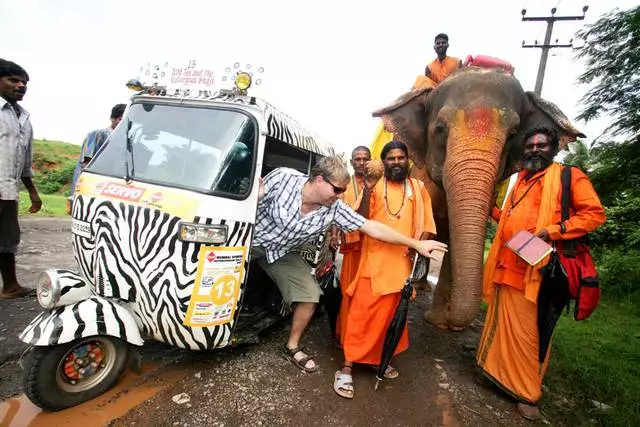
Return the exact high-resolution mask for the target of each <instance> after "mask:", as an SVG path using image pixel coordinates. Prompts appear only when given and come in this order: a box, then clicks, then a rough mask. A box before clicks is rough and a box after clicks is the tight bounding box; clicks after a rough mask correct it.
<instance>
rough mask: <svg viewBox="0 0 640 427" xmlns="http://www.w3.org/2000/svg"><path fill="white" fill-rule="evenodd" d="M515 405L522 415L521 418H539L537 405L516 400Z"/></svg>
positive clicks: (532, 419) (533, 419) (537, 419)
mask: <svg viewBox="0 0 640 427" xmlns="http://www.w3.org/2000/svg"><path fill="white" fill-rule="evenodd" d="M516 407H517V408H518V412H520V415H521V416H522V418H524V419H526V420H529V421H539V420H540V418H541V417H540V409H539V408H538V405H530V404H527V403H521V402H518V404H517V405H516Z"/></svg>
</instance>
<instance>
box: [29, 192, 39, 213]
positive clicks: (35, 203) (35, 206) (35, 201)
mask: <svg viewBox="0 0 640 427" xmlns="http://www.w3.org/2000/svg"><path fill="white" fill-rule="evenodd" d="M29 199H31V207H30V208H29V213H32V214H34V213H36V212H38V211H39V210H40V209H41V208H42V200H40V196H39V195H38V192H37V191H31V192H29Z"/></svg>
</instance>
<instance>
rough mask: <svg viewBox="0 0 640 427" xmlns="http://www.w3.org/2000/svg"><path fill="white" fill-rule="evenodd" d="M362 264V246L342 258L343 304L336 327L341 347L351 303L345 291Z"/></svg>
mask: <svg viewBox="0 0 640 427" xmlns="http://www.w3.org/2000/svg"><path fill="white" fill-rule="evenodd" d="M359 264H360V245H358V247H357V250H356V249H353V250H349V251H347V252H346V253H345V254H344V257H343V258H342V267H341V270H340V289H341V290H342V304H341V305H340V312H339V313H338V321H337V326H336V335H337V338H338V340H339V341H340V345H344V336H345V333H346V328H347V322H346V318H347V313H348V311H349V305H350V303H351V297H350V296H349V295H347V294H346V292H345V290H346V288H347V286H349V284H350V283H351V282H352V281H353V279H354V278H355V277H356V273H357V272H358V265H359Z"/></svg>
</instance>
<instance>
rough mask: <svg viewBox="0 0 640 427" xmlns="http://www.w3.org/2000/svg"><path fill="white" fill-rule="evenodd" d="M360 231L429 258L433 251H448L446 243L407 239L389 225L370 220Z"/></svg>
mask: <svg viewBox="0 0 640 427" xmlns="http://www.w3.org/2000/svg"><path fill="white" fill-rule="evenodd" d="M360 231H362V232H363V233H364V234H366V235H368V236H370V237H373V238H374V239H378V240H382V241H383V242H387V243H391V244H395V245H403V246H408V247H410V248H411V249H414V250H416V251H417V252H418V253H420V255H422V256H425V257H429V258H432V257H431V251H434V250H440V251H445V252H446V251H447V245H446V244H445V243H442V242H438V241H436V240H416V239H412V238H411V237H407V236H405V235H404V234H402V233H399V232H397V231H396V230H394V229H393V228H391V227H389V226H388V225H385V224H383V223H381V222H378V221H373V220H370V219H368V220H366V221H365V222H364V224H363V225H362V227H360Z"/></svg>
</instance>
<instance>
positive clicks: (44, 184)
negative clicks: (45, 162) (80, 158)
mask: <svg viewBox="0 0 640 427" xmlns="http://www.w3.org/2000/svg"><path fill="white" fill-rule="evenodd" d="M74 170H75V165H68V166H65V167H64V168H60V169H49V170H43V171H42V174H41V176H40V177H39V180H38V181H39V182H38V183H37V186H38V190H39V191H40V192H42V193H44V194H53V193H56V192H58V191H60V190H61V189H62V187H64V186H65V185H68V184H69V182H71V180H72V179H73V172H74Z"/></svg>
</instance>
